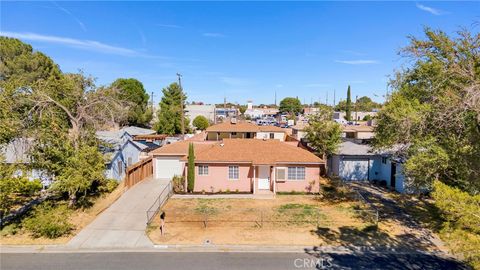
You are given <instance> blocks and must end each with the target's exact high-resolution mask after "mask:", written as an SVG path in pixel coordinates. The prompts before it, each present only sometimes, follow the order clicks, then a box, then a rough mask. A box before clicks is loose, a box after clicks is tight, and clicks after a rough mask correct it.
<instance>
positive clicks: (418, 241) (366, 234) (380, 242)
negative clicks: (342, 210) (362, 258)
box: [311, 225, 435, 251]
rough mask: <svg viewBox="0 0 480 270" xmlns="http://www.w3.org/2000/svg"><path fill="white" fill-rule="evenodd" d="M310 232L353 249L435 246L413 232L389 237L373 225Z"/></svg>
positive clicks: (422, 247) (327, 241)
mask: <svg viewBox="0 0 480 270" xmlns="http://www.w3.org/2000/svg"><path fill="white" fill-rule="evenodd" d="M311 233H312V234H315V235H317V236H318V237H319V238H320V239H322V240H323V241H324V242H325V243H327V244H328V245H341V246H343V247H347V248H348V247H351V248H355V249H357V248H358V247H362V248H367V249H373V250H376V249H382V250H395V251H402V250H403V251H412V250H415V251H418V250H428V249H431V248H434V247H435V245H434V244H433V243H432V242H430V241H428V239H424V238H419V237H417V236H415V235H413V234H408V233H405V234H401V235H398V236H395V237H391V236H390V235H389V234H388V233H386V232H384V231H381V230H380V229H378V227H377V226H375V225H371V226H367V227H364V228H357V227H351V226H343V227H340V228H338V231H335V230H331V229H329V228H324V227H317V229H316V230H312V231H311Z"/></svg>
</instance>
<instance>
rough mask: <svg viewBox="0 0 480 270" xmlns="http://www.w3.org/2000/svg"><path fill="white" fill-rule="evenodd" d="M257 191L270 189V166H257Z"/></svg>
mask: <svg viewBox="0 0 480 270" xmlns="http://www.w3.org/2000/svg"><path fill="white" fill-rule="evenodd" d="M258 189H267V190H269V189H270V166H258Z"/></svg>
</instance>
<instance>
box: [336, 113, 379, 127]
mask: <svg viewBox="0 0 480 270" xmlns="http://www.w3.org/2000/svg"><path fill="white" fill-rule="evenodd" d="M377 113H378V112H377V111H371V112H355V111H353V112H351V114H350V116H351V119H352V121H363V119H364V118H365V117H366V116H367V115H368V116H370V117H374V116H376V115H377ZM346 115H347V114H346V113H345V112H334V113H333V120H334V121H335V122H337V123H340V124H346V123H347V122H348V121H347V120H346V119H345V117H346Z"/></svg>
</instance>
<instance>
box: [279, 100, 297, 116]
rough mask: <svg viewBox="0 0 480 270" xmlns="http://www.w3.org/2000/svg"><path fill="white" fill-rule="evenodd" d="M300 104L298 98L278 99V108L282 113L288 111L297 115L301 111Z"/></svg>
mask: <svg viewBox="0 0 480 270" xmlns="http://www.w3.org/2000/svg"><path fill="white" fill-rule="evenodd" d="M302 109H303V108H302V104H301V103H300V100H298V98H293V97H286V98H284V99H282V101H280V107H279V110H280V112H282V113H289V114H291V115H297V114H298V113H300V112H302Z"/></svg>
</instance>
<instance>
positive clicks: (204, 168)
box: [198, 165, 208, 176]
mask: <svg viewBox="0 0 480 270" xmlns="http://www.w3.org/2000/svg"><path fill="white" fill-rule="evenodd" d="M198 175H201V176H205V175H208V165H198Z"/></svg>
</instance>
